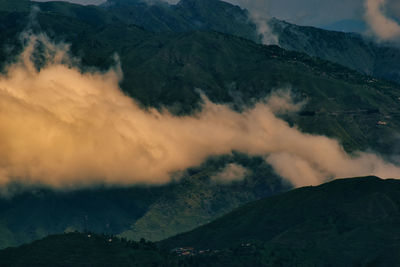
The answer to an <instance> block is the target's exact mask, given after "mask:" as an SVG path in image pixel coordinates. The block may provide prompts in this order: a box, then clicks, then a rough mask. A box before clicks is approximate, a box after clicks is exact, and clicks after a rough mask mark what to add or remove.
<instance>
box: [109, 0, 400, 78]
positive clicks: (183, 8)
mask: <svg viewBox="0 0 400 267" xmlns="http://www.w3.org/2000/svg"><path fill="white" fill-rule="evenodd" d="M103 7H104V8H105V9H107V10H109V11H110V12H112V13H113V14H114V15H115V16H116V17H118V18H120V19H122V20H123V21H125V22H127V23H132V24H135V25H140V26H142V27H144V28H146V29H148V30H150V31H154V32H165V31H174V32H188V31H193V30H212V31H218V32H222V33H228V34H232V35H235V36H239V37H243V38H246V39H249V40H252V41H254V42H258V43H260V42H261V41H262V38H260V33H259V32H257V26H256V25H255V24H254V22H252V20H251V16H250V15H249V12H248V11H247V10H244V9H241V8H240V7H238V6H235V5H231V4H229V3H226V2H223V1H220V0H201V1H199V0H197V1H194V0H181V1H180V2H178V4H176V5H168V4H165V3H163V2H161V1H153V2H151V3H150V4H149V3H148V2H145V1H141V0H128V1H127V0H108V1H107V2H106V4H104V5H103ZM349 23H350V24H351V25H353V26H352V27H356V28H360V27H362V26H363V25H362V24H360V23H359V22H353V21H343V22H341V24H338V25H331V26H330V27H331V28H332V29H336V30H338V29H340V27H344V26H346V25H348V24H349ZM268 24H269V26H270V33H271V34H274V35H275V36H277V37H278V39H279V46H280V47H282V48H284V49H287V50H292V51H297V52H303V53H306V54H308V55H310V56H313V57H319V58H321V59H325V60H328V61H331V62H335V63H338V64H341V65H343V66H346V67H348V68H351V69H353V70H357V71H359V72H361V73H364V74H367V75H372V76H375V77H378V78H384V79H387V80H391V81H396V82H400V66H399V64H398V62H399V57H400V49H399V48H398V47H396V46H395V45H393V44H382V45H380V44H377V43H375V42H373V41H372V40H368V39H366V38H365V37H363V36H361V35H360V34H356V33H348V32H342V31H329V30H323V29H318V28H315V27H307V26H298V25H294V24H290V23H287V22H285V21H281V20H278V19H275V18H273V19H271V20H269V21H268ZM343 25H344V26H343ZM346 27H347V26H346ZM364 27H365V25H364ZM328 28H329V27H328Z"/></svg>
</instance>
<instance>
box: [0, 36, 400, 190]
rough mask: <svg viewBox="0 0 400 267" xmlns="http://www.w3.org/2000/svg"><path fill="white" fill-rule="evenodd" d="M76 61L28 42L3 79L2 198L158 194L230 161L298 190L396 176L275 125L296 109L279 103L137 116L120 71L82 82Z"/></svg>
mask: <svg viewBox="0 0 400 267" xmlns="http://www.w3.org/2000/svg"><path fill="white" fill-rule="evenodd" d="M39 44H42V45H45V47H47V53H46V54H45V55H46V58H47V64H46V65H44V66H42V68H41V69H40V70H38V69H37V68H36V67H35V64H34V63H33V62H32V58H33V55H34V54H35V51H36V48H37V46H38V45H39ZM76 61H77V60H76V59H71V58H70V57H69V56H68V46H67V45H65V44H58V45H55V44H52V43H51V42H49V41H48V40H47V38H46V37H45V36H44V35H39V36H29V42H28V45H27V47H26V48H25V51H24V52H23V54H22V55H21V56H20V59H19V61H18V62H16V63H13V64H12V65H10V66H9V68H8V69H7V71H6V74H0V185H1V186H2V187H3V188H5V187H7V185H10V184H13V183H15V182H17V183H22V184H23V185H26V186H30V185H46V186H50V187H53V188H58V189H74V188H79V187H87V186H91V185H96V184H106V185H133V184H161V183H167V182H169V181H170V179H171V178H170V177H171V174H173V173H175V172H178V171H181V170H185V169H186V168H189V167H193V166H198V165H200V164H201V163H202V162H204V161H205V160H206V159H207V158H208V157H209V156H218V155H225V154H229V153H231V152H232V151H239V152H242V153H247V154H249V155H258V156H263V157H265V159H266V161H267V162H268V163H270V164H271V165H272V167H273V168H274V169H275V171H276V172H277V173H278V174H280V175H281V176H282V177H284V178H285V179H288V180H289V181H290V182H292V183H293V184H294V185H296V186H303V185H310V184H319V183H322V182H324V181H326V180H328V179H332V178H336V177H351V176H362V175H370V174H374V175H377V176H380V177H383V178H388V177H394V178H398V177H400V168H398V167H397V166H394V165H392V164H389V163H385V162H384V161H383V160H382V159H380V158H379V157H378V156H376V155H374V154H371V153H361V152H360V153H358V154H357V155H355V156H354V155H353V156H352V155H348V154H346V152H345V151H344V150H343V148H342V147H341V146H340V144H339V143H338V142H337V141H336V140H333V139H329V138H327V137H324V136H316V135H310V134H305V133H302V132H300V131H299V130H298V129H297V128H296V127H290V126H289V125H288V124H287V123H286V122H285V121H283V120H281V119H279V118H278V117H277V116H275V113H274V112H283V111H284V110H287V111H293V110H294V109H295V108H294V107H297V108H298V107H299V106H296V105H293V104H289V103H288V100H289V98H288V95H287V94H286V95H285V93H282V92H278V93H275V94H273V95H272V96H271V97H270V98H267V99H266V100H265V101H261V102H260V103H258V104H256V105H255V106H254V107H253V108H250V109H247V110H245V111H243V112H241V113H240V112H237V111H234V110H232V109H230V108H229V107H228V106H226V105H221V104H215V103H212V102H210V101H209V100H208V99H207V98H206V97H205V96H203V102H204V103H203V106H202V111H201V112H198V113H197V114H195V115H192V116H174V115H172V114H170V113H169V112H168V111H167V110H163V111H158V110H155V109H149V110H143V109H142V108H140V106H139V105H138V104H137V103H136V102H135V101H134V100H133V99H131V98H130V97H128V96H126V95H124V94H123V93H122V92H121V90H120V88H119V86H118V84H119V82H120V80H121V79H122V73H121V69H120V67H118V64H116V66H115V67H114V68H112V69H110V70H109V71H107V72H100V71H92V72H82V71H81V70H79V69H78V68H76V67H74V65H75V63H74V62H76ZM279 106H281V108H279ZM228 167H229V166H228ZM235 168H236V170H238V168H237V167H235V166H230V168H228V171H232V170H235ZM236 173H238V172H236ZM239 176H240V175H236V176H229V175H227V176H226V177H228V178H227V179H235V178H237V177H239ZM229 177H230V178H229Z"/></svg>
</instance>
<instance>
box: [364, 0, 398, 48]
mask: <svg viewBox="0 0 400 267" xmlns="http://www.w3.org/2000/svg"><path fill="white" fill-rule="evenodd" d="M386 4H387V2H386V0H366V2H365V9H366V13H365V19H366V21H367V23H368V25H369V27H370V30H371V32H372V33H373V34H374V35H375V36H376V37H377V39H378V40H380V41H399V40H400V25H399V23H397V22H396V21H395V20H393V19H391V18H390V17H388V16H387V15H386V14H385V11H384V9H385V7H386Z"/></svg>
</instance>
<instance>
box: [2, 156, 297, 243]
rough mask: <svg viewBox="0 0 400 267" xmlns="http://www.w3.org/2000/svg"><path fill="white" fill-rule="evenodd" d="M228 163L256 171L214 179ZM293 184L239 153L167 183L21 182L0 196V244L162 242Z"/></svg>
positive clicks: (259, 162) (215, 160)
mask: <svg viewBox="0 0 400 267" xmlns="http://www.w3.org/2000/svg"><path fill="white" fill-rule="evenodd" d="M229 162H239V163H240V164H242V166H245V167H246V168H249V169H251V170H252V173H251V174H249V175H247V176H246V177H245V178H244V179H243V181H237V182H236V183H233V184H221V183H217V182H216V181H214V180H212V179H211V177H212V176H214V175H216V174H217V173H218V172H219V171H220V169H221V168H223V167H224V166H225V165H226V164H228V163H229ZM289 188H290V185H288V184H285V183H284V182H282V180H281V178H279V177H278V176H277V175H275V174H274V173H273V171H272V169H271V167H270V166H268V165H267V164H266V163H265V161H263V160H262V159H261V158H249V157H247V156H245V155H240V154H236V155H235V156H225V157H222V158H215V159H210V160H209V161H208V162H206V163H204V164H203V166H200V167H197V168H192V169H189V170H188V171H187V173H186V174H184V175H183V177H182V178H181V180H179V181H177V182H175V183H171V184H168V185H164V186H148V187H143V186H131V187H126V188H105V187H95V188H91V189H81V190H74V191H66V192H62V191H54V190H50V189H42V188H33V189H32V190H30V191H28V192H24V191H22V192H19V190H20V189H21V188H18V187H16V188H15V189H14V190H13V191H11V192H10V193H11V194H14V195H11V196H10V197H8V198H4V196H3V197H1V198H0V248H5V247H9V246H18V245H20V244H23V243H27V242H31V241H33V240H37V239H40V238H43V237H45V236H48V235H51V234H58V233H63V232H71V231H80V232H83V231H92V232H95V233H107V234H113V235H119V236H122V237H126V238H129V239H130V240H140V239H141V238H145V239H147V240H157V241H158V240H162V239H164V238H167V237H170V236H173V235H175V234H177V233H181V232H185V231H189V230H192V229H194V228H195V227H198V226H200V225H203V224H205V223H208V222H210V221H211V220H213V219H214V218H216V217H219V216H222V215H223V214H225V213H227V212H229V211H231V210H232V209H234V208H237V207H239V206H240V205H242V204H243V203H247V202H249V201H253V200H256V199H260V198H263V197H266V196H270V195H273V194H276V193H279V192H282V191H286V190H288V189H289ZM27 222H29V223H27Z"/></svg>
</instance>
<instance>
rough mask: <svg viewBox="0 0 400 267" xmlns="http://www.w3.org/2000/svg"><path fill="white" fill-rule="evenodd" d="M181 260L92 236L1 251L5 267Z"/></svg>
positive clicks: (73, 235) (146, 247) (158, 263)
mask: <svg viewBox="0 0 400 267" xmlns="http://www.w3.org/2000/svg"><path fill="white" fill-rule="evenodd" d="M176 262H178V260H177V259H176V257H173V256H172V255H169V254H168V253H165V252H162V251H159V250H157V249H156V247H155V245H154V244H152V243H148V242H144V241H142V242H140V243H137V242H132V241H130V242H127V241H126V240H120V239H117V238H115V237H112V236H101V235H96V234H92V233H87V234H79V233H69V234H64V235H55V236H49V237H47V238H44V239H43V240H39V241H36V242H33V243H32V244H29V245H24V246H21V247H18V248H8V249H5V250H2V251H0V265H2V266H10V267H11V266H32V267H34V266H40V267H44V266H64V267H66V266H174V265H176Z"/></svg>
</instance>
